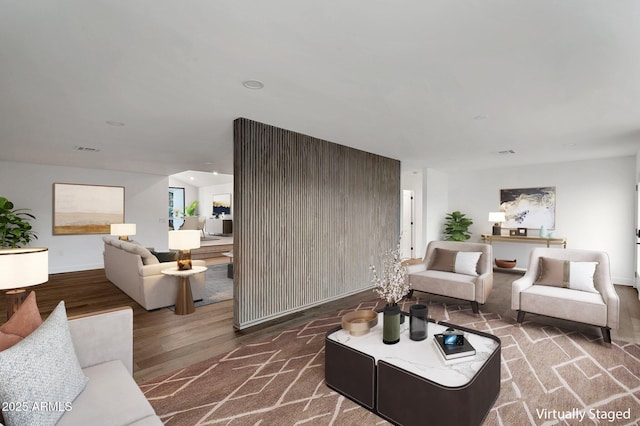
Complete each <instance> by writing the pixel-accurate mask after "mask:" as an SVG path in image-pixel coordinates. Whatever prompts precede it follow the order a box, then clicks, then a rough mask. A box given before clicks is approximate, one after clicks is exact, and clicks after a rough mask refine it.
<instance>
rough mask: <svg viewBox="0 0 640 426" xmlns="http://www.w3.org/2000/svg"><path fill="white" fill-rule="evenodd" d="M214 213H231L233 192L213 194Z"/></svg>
mask: <svg viewBox="0 0 640 426" xmlns="http://www.w3.org/2000/svg"><path fill="white" fill-rule="evenodd" d="M213 214H214V215H219V214H231V194H216V195H214V196H213Z"/></svg>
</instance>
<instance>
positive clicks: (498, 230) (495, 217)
mask: <svg viewBox="0 0 640 426" xmlns="http://www.w3.org/2000/svg"><path fill="white" fill-rule="evenodd" d="M506 220H507V219H506V217H505V214H504V212H489V222H493V235H502V227H501V225H500V224H501V223H502V222H505V221H506Z"/></svg>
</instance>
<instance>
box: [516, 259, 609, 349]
mask: <svg viewBox="0 0 640 426" xmlns="http://www.w3.org/2000/svg"><path fill="white" fill-rule="evenodd" d="M541 258H542V259H552V260H560V261H563V262H567V261H568V262H577V263H581V262H591V263H593V262H597V266H596V267H595V271H594V272H593V277H592V278H591V279H592V281H591V282H590V283H589V284H591V285H593V288H589V287H587V289H586V290H587V291H585V289H584V288H583V289H576V288H571V287H572V283H571V282H569V283H564V282H558V283H552V284H551V285H549V284H548V283H547V284H546V285H545V284H541V283H540V280H543V278H542V276H543V274H541V269H540V268H541V262H540V259H541ZM563 266H564V265H563ZM564 278H565V277H563V279H564ZM560 281H562V280H560ZM511 286H512V287H511V309H513V310H515V311H517V313H518V316H517V321H518V323H519V324H521V323H522V322H523V321H524V316H525V313H526V312H530V313H534V314H539V315H545V316H550V317H555V318H562V319H565V320H570V321H576V322H581V323H585V324H590V325H595V326H598V327H600V328H601V330H602V336H603V339H604V342H605V343H606V344H610V343H611V329H617V328H618V325H619V322H620V298H619V297H618V293H616V289H615V287H614V286H613V283H612V281H611V272H610V268H609V256H608V255H607V253H605V252H602V251H595V250H580V249H560V248H546V247H536V248H534V249H533V250H532V251H531V255H530V258H529V269H527V272H526V273H525V275H524V276H523V277H522V278H520V279H518V280H515V281H514V282H513V283H512V285H511Z"/></svg>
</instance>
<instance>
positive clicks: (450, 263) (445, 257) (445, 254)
mask: <svg viewBox="0 0 640 426" xmlns="http://www.w3.org/2000/svg"><path fill="white" fill-rule="evenodd" d="M481 255H482V252H479V251H455V250H447V249H441V248H436V249H435V256H434V257H433V260H432V261H431V265H430V266H429V269H432V270H436V271H443V272H455V273H457V274H464V275H472V276H478V272H477V267H478V260H480V256H481Z"/></svg>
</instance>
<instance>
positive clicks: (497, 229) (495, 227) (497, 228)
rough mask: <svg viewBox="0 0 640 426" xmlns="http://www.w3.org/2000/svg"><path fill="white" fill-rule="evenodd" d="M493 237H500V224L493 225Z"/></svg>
mask: <svg viewBox="0 0 640 426" xmlns="http://www.w3.org/2000/svg"><path fill="white" fill-rule="evenodd" d="M493 235H502V227H501V226H500V224H497V225H493Z"/></svg>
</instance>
